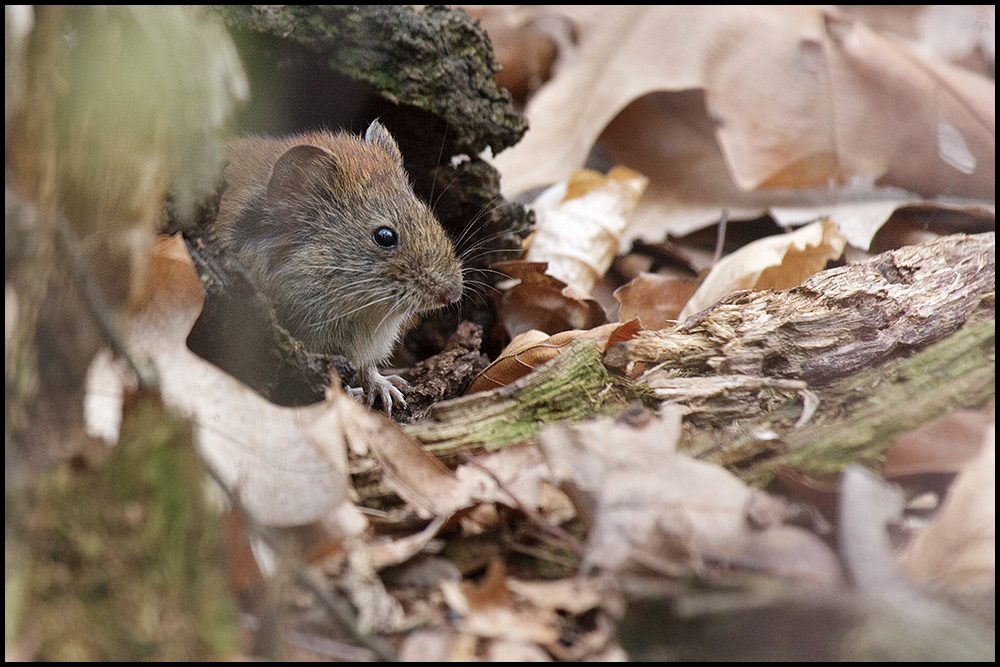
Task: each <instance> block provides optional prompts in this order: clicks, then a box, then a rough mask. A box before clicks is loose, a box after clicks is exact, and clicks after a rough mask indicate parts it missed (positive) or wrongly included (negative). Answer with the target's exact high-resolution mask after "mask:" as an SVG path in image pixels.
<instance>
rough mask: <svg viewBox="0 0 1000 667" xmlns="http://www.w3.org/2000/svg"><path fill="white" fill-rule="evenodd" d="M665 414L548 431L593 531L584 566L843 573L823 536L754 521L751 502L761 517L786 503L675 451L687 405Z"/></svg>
mask: <svg viewBox="0 0 1000 667" xmlns="http://www.w3.org/2000/svg"><path fill="white" fill-rule="evenodd" d="M661 417H662V418H661V419H654V420H651V421H650V422H649V423H648V424H646V425H645V426H643V427H642V428H631V427H629V426H625V425H622V424H617V423H614V422H612V421H611V420H608V419H602V420H595V421H591V422H586V423H582V424H578V425H575V426H568V425H565V424H557V425H554V426H551V427H549V428H547V429H545V430H543V431H542V432H541V433H540V434H539V439H540V440H541V443H542V447H543V450H544V452H545V455H546V457H547V458H548V460H549V465H550V466H551V467H552V469H553V474H554V475H555V477H556V479H558V480H560V481H561V483H562V484H563V485H564V486H565V487H567V490H568V492H570V495H571V496H573V497H574V499H575V501H576V504H577V507H578V510H579V512H580V515H581V517H582V518H583V519H584V521H585V523H587V524H588V526H589V528H590V531H589V532H590V538H589V542H588V549H587V553H586V556H585V560H584V565H585V567H587V568H594V567H600V568H606V569H609V570H612V571H627V570H637V569H638V570H640V571H643V570H645V571H649V570H652V571H656V572H660V573H663V574H666V575H668V576H682V575H685V574H690V573H694V572H698V571H701V570H702V569H703V568H704V567H705V565H706V564H708V563H712V562H721V563H726V564H729V565H735V566H745V567H750V568H752V569H755V570H764V571H769V572H780V573H781V574H783V575H786V576H790V577H798V578H804V579H810V580H816V581H824V582H830V581H835V580H837V579H838V578H839V567H838V565H837V563H836V559H835V557H834V556H833V554H832V553H830V552H829V550H828V549H827V548H826V547H825V545H823V543H822V542H821V541H820V540H819V539H818V538H816V537H815V536H814V535H812V534H810V533H807V532H806V531H804V530H800V529H796V528H793V527H789V526H784V525H780V524H776V525H775V524H772V525H767V526H764V527H759V526H755V525H753V522H752V521H751V520H750V511H751V509H752V510H753V512H754V515H755V516H760V514H761V506H762V505H766V504H775V503H778V502H779V501H777V500H776V499H775V498H772V497H770V496H766V495H763V494H760V492H755V491H751V490H750V489H749V488H747V487H746V486H745V485H744V484H743V483H742V482H741V481H740V480H739V479H737V478H736V477H735V476H734V475H732V474H731V473H729V472H728V471H726V470H725V469H723V468H721V467H719V466H715V465H711V464H708V463H704V462H701V461H696V460H694V459H691V458H689V457H687V456H684V455H681V454H678V453H676V452H675V451H674V446H675V443H676V441H677V438H678V437H679V435H680V428H681V412H680V409H679V408H677V407H676V406H672V405H669V404H668V405H667V406H666V407H665V408H664V409H663V411H662V414H661ZM779 504H780V503H779ZM782 512H783V510H782V509H781V508H780V507H778V508H775V509H774V510H773V511H770V512H764V514H770V515H774V514H775V513H777V514H778V515H781V514H782Z"/></svg>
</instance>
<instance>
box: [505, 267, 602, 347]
mask: <svg viewBox="0 0 1000 667" xmlns="http://www.w3.org/2000/svg"><path fill="white" fill-rule="evenodd" d="M493 267H494V268H495V269H496V270H498V271H500V272H502V273H505V274H506V275H508V276H509V277H510V278H511V279H512V280H513V281H514V282H513V283H509V284H507V285H506V286H504V285H501V288H500V290H501V291H500V292H499V294H498V295H497V296H496V302H497V313H498V314H499V316H500V321H501V322H503V324H504V326H505V327H506V329H507V333H508V334H510V336H511V337H512V338H513V337H515V336H518V335H520V334H522V333H524V332H526V331H531V330H532V329H538V330H539V331H544V332H546V333H548V334H555V333H559V332H560V331H567V330H569V329H591V328H593V327H596V326H598V325H600V324H604V322H605V321H607V316H606V315H605V313H604V309H603V308H601V304H599V303H597V301H595V300H594V299H591V298H590V297H589V296H588V295H587V294H585V293H584V292H581V291H580V290H578V289H577V288H575V287H573V286H572V285H567V284H566V283H564V282H563V281H561V280H559V279H558V278H555V277H553V276H550V275H548V274H547V273H546V272H545V271H546V267H547V264H545V263H544V262H525V261H521V260H517V261H513V262H500V263H497V264H494V265H493Z"/></svg>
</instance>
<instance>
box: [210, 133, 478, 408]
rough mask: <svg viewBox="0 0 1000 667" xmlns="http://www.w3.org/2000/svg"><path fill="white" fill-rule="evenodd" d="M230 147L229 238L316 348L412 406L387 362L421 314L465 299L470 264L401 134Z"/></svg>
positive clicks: (222, 223)
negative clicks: (416, 187) (406, 157)
mask: <svg viewBox="0 0 1000 667" xmlns="http://www.w3.org/2000/svg"><path fill="white" fill-rule="evenodd" d="M225 153H226V160H227V163H228V164H227V166H226V169H225V172H224V179H225V187H224V190H223V192H222V197H221V200H220V203H219V214H218V217H217V219H216V223H215V228H216V233H217V236H218V239H219V241H220V242H221V243H222V244H223V245H224V247H225V248H226V249H227V251H229V252H231V253H232V254H234V255H235V257H236V258H237V259H238V261H239V262H240V263H242V265H243V266H244V267H245V268H246V269H247V272H248V274H249V276H250V279H251V281H252V282H253V283H254V286H255V287H256V288H257V291H258V292H259V293H261V294H262V295H263V296H265V297H266V298H267V299H268V300H269V301H270V303H271V305H272V307H273V308H274V311H275V314H276V315H277V318H278V322H279V323H280V324H281V325H282V326H283V327H284V328H285V329H286V330H287V331H288V332H289V333H291V334H292V335H293V336H295V337H296V338H297V339H298V340H300V341H301V342H302V343H303V345H304V346H305V347H306V349H308V350H310V351H312V352H319V353H322V354H339V355H341V356H343V357H345V358H346V359H348V360H349V361H350V362H352V363H353V364H354V365H355V366H357V368H358V370H359V375H360V378H361V384H362V386H361V387H357V388H351V387H348V391H349V392H350V393H351V394H352V395H354V396H357V397H365V398H366V399H367V402H368V405H369V406H373V405H374V403H375V400H376V398H378V399H380V400H381V404H382V407H383V409H384V410H385V411H386V412H387V413H389V412H391V411H392V409H393V407H394V406H399V407H405V406H406V401H405V399H404V396H403V393H402V392H401V391H400V389H401V388H406V383H405V381H403V380H402V378H400V377H399V376H389V377H386V376H383V375H382V374H381V373H380V372H379V371H378V365H380V364H382V363H384V362H385V361H386V360H387V359H388V357H389V355H390V354H391V353H392V350H393V348H394V347H395V345H396V343H397V342H398V340H399V339H400V337H401V336H402V334H403V332H404V330H405V327H406V326H407V325H408V324H409V323H410V322H412V321H413V320H414V319H415V316H416V315H419V314H422V313H426V312H429V311H432V310H435V309H438V308H443V307H446V306H449V305H451V304H455V303H456V302H458V301H459V299H460V298H461V295H462V266H461V263H460V261H459V259H458V257H457V255H456V252H455V247H454V245H453V244H452V241H451V239H450V238H449V237H448V234H447V233H446V232H445V230H444V228H443V227H442V226H441V224H440V222H438V220H437V218H436V217H435V216H434V214H433V213H432V212H431V210H430V208H429V207H428V206H427V204H425V203H424V202H423V201H421V200H420V199H419V198H418V197H417V196H416V195H415V194H414V192H413V188H412V185H411V183H410V180H409V177H408V175H407V173H406V171H405V170H404V168H403V158H402V154H401V153H400V150H399V145H398V144H397V143H396V140H395V139H394V138H393V137H392V135H391V134H390V133H389V131H388V130H387V129H386V128H385V126H383V125H382V124H381V123H380V122H378V121H374V122H372V123H371V125H369V127H368V129H367V131H366V132H365V133H364V135H363V136H358V135H355V134H353V133H350V132H344V131H338V132H331V131H326V130H321V131H315V132H305V133H301V134H295V135H291V136H286V137H277V138H271V137H262V136H248V137H242V138H238V139H234V140H232V141H231V142H229V143H228V144H227V145H226V150H225Z"/></svg>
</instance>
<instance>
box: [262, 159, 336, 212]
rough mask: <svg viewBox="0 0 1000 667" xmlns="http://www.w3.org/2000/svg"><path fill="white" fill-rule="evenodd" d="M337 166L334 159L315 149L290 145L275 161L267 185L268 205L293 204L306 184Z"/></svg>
mask: <svg viewBox="0 0 1000 667" xmlns="http://www.w3.org/2000/svg"><path fill="white" fill-rule="evenodd" d="M336 166H337V158H336V157H335V156H334V155H333V153H331V152H330V151H328V150H326V149H325V148H320V147H319V146H310V145H308V144H303V145H301V146H293V147H292V148H289V149H288V150H287V151H285V153H284V154H283V155H282V156H281V157H279V158H278V161H277V162H275V163H274V168H273V169H272V170H271V179H270V180H269V181H268V182H267V202H268V203H269V204H273V203H282V202H288V201H294V200H296V199H299V198H300V197H301V196H302V195H303V194H305V193H306V191H307V188H308V186H309V184H310V183H311V182H312V181H314V180H316V178H317V177H319V176H321V175H326V174H329V172H330V171H332V170H333V169H335V168H336Z"/></svg>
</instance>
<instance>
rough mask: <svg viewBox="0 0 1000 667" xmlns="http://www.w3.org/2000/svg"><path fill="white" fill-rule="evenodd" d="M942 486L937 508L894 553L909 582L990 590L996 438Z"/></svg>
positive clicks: (988, 437) (992, 430) (993, 557)
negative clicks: (941, 499)
mask: <svg viewBox="0 0 1000 667" xmlns="http://www.w3.org/2000/svg"><path fill="white" fill-rule="evenodd" d="M985 436H986V437H985V438H984V440H983V442H982V450H981V452H980V454H979V456H978V457H977V458H976V459H975V460H973V461H970V462H969V463H968V465H966V466H965V468H964V469H963V470H962V472H961V473H960V474H959V476H958V477H957V478H956V480H955V483H954V484H953V485H952V486H951V488H950V489H949V490H948V495H947V496H945V499H944V503H943V504H942V506H941V510H940V512H939V513H938V514H937V516H935V517H934V519H933V520H932V521H931V523H929V524H928V525H927V526H925V527H924V528H923V529H922V530H921V531H920V532H918V533H917V535H916V536H915V537H914V538H913V540H912V541H911V542H910V543H909V544H908V545H907V546H906V548H905V549H904V550H903V552H902V553H901V554H900V564H901V565H902V567H903V569H904V570H905V571H906V573H907V574H909V576H910V577H911V578H912V579H913V581H914V582H916V583H917V584H919V585H921V586H932V587H935V588H944V589H946V590H950V591H954V592H962V593H980V594H981V593H986V592H988V591H990V590H993V589H995V588H996V444H995V440H996V436H995V427H993V428H990V429H988V430H987V432H986V434H985Z"/></svg>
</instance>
